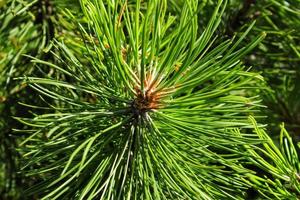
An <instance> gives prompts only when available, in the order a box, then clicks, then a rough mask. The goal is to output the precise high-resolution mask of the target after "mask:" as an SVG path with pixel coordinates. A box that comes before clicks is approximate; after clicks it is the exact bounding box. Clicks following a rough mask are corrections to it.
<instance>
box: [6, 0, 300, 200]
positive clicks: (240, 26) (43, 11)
mask: <svg viewBox="0 0 300 200" xmlns="http://www.w3.org/2000/svg"><path fill="white" fill-rule="evenodd" d="M134 2H135V1H134V0H129V1H128V5H134ZM184 2H185V0H168V8H167V10H168V12H169V14H170V15H173V16H175V17H176V16H177V15H178V13H180V12H181V10H182V8H183V4H184ZM216 5H217V1H214V0H199V3H198V13H199V16H198V26H199V32H201V31H204V27H206V24H207V23H208V22H209V20H210V17H211V15H212V13H213V11H214V9H215V7H216ZM142 9H144V10H146V9H147V4H146V3H145V4H143V6H142ZM177 19H178V18H174V20H177ZM253 21H256V23H255V25H254V26H253V28H252V30H251V31H250V33H249V34H247V36H246V38H245V41H244V42H242V43H241V44H240V48H241V47H243V46H245V45H247V43H249V42H250V41H251V40H253V39H254V37H256V36H257V35H258V34H259V33H261V32H265V33H267V36H266V37H265V39H264V40H263V41H262V42H260V44H259V45H258V46H257V47H256V48H255V49H254V50H252V51H251V52H250V53H249V54H248V55H246V56H245V57H244V58H243V62H244V63H245V65H246V66H251V67H252V69H251V70H253V71H256V72H259V73H260V74H261V75H262V76H263V77H264V80H265V83H261V89H257V88H254V89H253V90H247V91H246V93H249V92H250V93H251V94H255V95H259V96H260V98H261V99H262V104H263V105H265V107H263V108H262V109H261V112H262V115H264V116H265V117H264V118H259V119H257V118H256V119H257V120H258V121H259V123H263V124H267V130H268V131H267V133H268V135H269V136H270V137H271V138H269V137H268V138H267V140H268V145H271V146H272V145H274V143H275V144H276V145H278V148H281V150H278V151H280V152H283V151H286V150H284V149H289V148H292V149H295V147H294V146H293V145H294V144H295V143H297V142H299V141H300V69H299V67H300V1H299V0H229V1H228V5H227V7H226V10H225V12H224V14H223V16H222V22H221V24H220V26H219V27H218V29H217V35H218V36H219V37H218V39H217V41H216V43H215V44H214V45H217V44H220V43H221V42H222V41H224V39H227V38H232V37H234V36H240V35H242V34H243V33H244V31H245V30H246V29H247V28H248V27H249V25H250V24H251V23H252V22H253ZM78 23H80V25H78ZM80 26H84V27H85V28H86V29H89V25H88V23H87V19H86V18H85V17H84V16H83V11H82V9H81V7H80V3H79V2H77V1H75V0H0V150H1V151H0V199H3V200H5V199H21V196H22V191H23V190H24V188H27V187H29V186H30V185H32V184H33V183H34V182H35V181H36V180H34V179H32V180H30V179H28V178H26V180H25V178H24V176H23V174H22V172H21V171H19V164H20V160H21V158H20V155H19V153H18V151H17V150H16V149H17V147H18V144H19V143H20V141H22V140H23V139H24V137H25V136H24V135H22V132H15V131H14V129H17V130H20V129H23V130H26V129H27V127H26V125H24V124H21V123H19V122H17V121H16V120H14V119H13V118H12V116H21V117H27V116H32V113H31V109H30V108H28V107H25V106H23V105H20V104H19V102H22V103H24V104H27V103H30V104H33V105H37V106H44V105H48V104H50V103H51V101H52V100H51V99H42V98H37V97H38V95H39V94H38V93H37V92H36V91H34V90H32V89H31V88H30V87H28V86H27V85H26V84H24V83H23V82H22V81H20V80H19V79H16V78H17V77H22V76H24V75H35V76H39V77H48V76H50V75H52V74H53V73H54V72H53V69H50V68H48V67H47V66H46V65H39V66H38V67H37V66H36V65H35V63H34V62H31V59H32V57H35V58H38V59H41V60H46V61H48V62H52V63H54V64H55V63H59V62H61V61H60V60H59V56H55V55H59V54H60V53H61V52H60V51H57V49H56V48H53V47H54V46H55V45H53V43H52V42H53V41H56V40H58V41H63V42H64V43H65V44H67V45H68V47H69V49H70V50H71V51H72V52H73V53H74V54H82V52H84V50H83V49H84V48H85V45H86V44H84V43H83V37H82V32H81V30H82V29H81V28H80ZM90 42H91V41H90ZM93 42H95V41H93ZM51 52H52V53H51ZM78 59H79V60H80V61H81V62H82V63H89V62H88V60H87V59H88V58H87V56H85V55H83V56H80V57H78ZM40 67H43V69H40ZM58 76H60V77H59V78H62V79H64V78H65V77H64V75H63V74H61V75H58ZM53 103H54V104H55V103H56V102H53ZM39 112H40V113H43V110H42V109H40V110H39ZM252 122H253V120H252ZM281 122H284V124H285V126H284V127H283V126H281V127H279V126H278V124H280V123H281ZM253 123H255V122H253ZM280 131H281V134H278V133H279V132H280ZM255 132H256V133H259V135H260V136H261V137H263V138H265V137H267V136H266V135H265V132H264V130H261V129H258V128H257V129H256V130H255ZM287 132H289V134H288V133H287ZM237 134H239V133H238V132H237ZM284 138H287V140H288V141H289V143H288V144H282V142H278V141H279V140H280V141H283V140H284ZM272 139H274V143H273V142H272ZM292 139H293V141H294V142H291V141H292ZM276 145H275V146H276ZM284 145H286V146H284ZM275 146H272V148H273V149H275V148H277V147H275ZM291 146H292V147H291ZM295 146H296V145H295ZM261 148H266V147H261ZM247 149H249V148H247ZM266 149H267V150H270V148H268V147H267V148H266ZM274 151H275V152H276V151H277V150H276V149H275V150H274ZM293 151H295V152H298V151H299V150H293ZM295 152H293V154H296V153H295ZM270 154H271V155H272V153H270ZM268 155H269V154H268ZM268 155H267V156H265V157H264V156H263V159H266V160H267V161H266V162H270V163H273V165H274V168H277V169H280V166H281V164H280V163H279V164H278V163H276V161H275V160H272V159H273V158H272V157H271V158H270V156H268ZM255 156H256V158H257V157H259V155H254V159H255ZM287 157H288V156H282V157H281V159H283V160H284V159H285V158H287ZM257 159H258V160H261V159H262V158H257ZM288 159H289V160H288V161H287V162H286V163H292V164H291V165H288V166H285V168H289V169H291V170H292V169H295V171H298V170H299V169H296V168H299V166H298V165H297V166H296V164H295V163H297V162H299V160H293V159H292V158H289V157H288ZM250 160H251V159H250ZM252 162H253V160H252ZM283 163H284V162H283ZM255 165H256V167H261V168H266V167H270V166H268V164H265V163H262V162H260V163H256V164H255ZM272 169H273V168H272ZM274 170H275V169H274ZM279 171H280V170H279ZM283 171H284V170H281V171H280V173H281V172H282V173H283V174H286V172H285V171H284V172H283ZM298 172H299V171H298ZM276 173H279V172H278V171H276ZM276 173H273V174H272V175H274V174H275V175H274V176H275V177H276V178H275V179H272V178H270V175H268V174H265V177H264V178H259V177H250V179H249V180H250V181H249V184H251V185H253V191H252V190H251V191H250V192H249V199H254V198H258V197H259V195H258V194H259V193H260V194H263V193H267V192H269V193H271V194H276V195H274V198H275V197H277V198H278V197H279V199H284V198H286V199H292V198H294V197H295V196H293V194H291V196H280V195H281V194H279V193H278V191H283V190H284V191H286V192H283V193H284V194H287V193H288V194H290V193H293V191H297V192H298V197H299V175H298V174H296V175H297V176H295V178H294V179H295V182H293V183H292V184H289V182H288V181H287V180H284V178H283V177H284V176H281V175H278V176H276ZM294 174H295V173H294ZM262 177H263V176H262ZM277 178H279V179H280V181H277ZM262 179H266V180H267V179H268V181H263V180H262ZM271 179H272V180H271ZM297 181H298V182H297ZM258 182H259V184H258ZM262 182H263V183H262ZM266 182H267V183H269V184H265V183H266ZM254 183H256V184H257V185H259V186H260V187H257V185H255V184H254ZM293 184H294V185H293ZM297 184H298V185H297ZM286 185H288V188H289V189H286V188H287V187H286ZM295 185H296V186H295ZM274 188H275V189H274ZM278 188H279V189H278ZM280 188H281V189H280ZM275 190H278V191H275ZM297 192H296V193H297ZM250 193H253V194H257V195H254V196H251V195H252V194H250ZM277 193H278V194H277ZM34 198H35V197H32V198H31V199H34Z"/></svg>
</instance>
